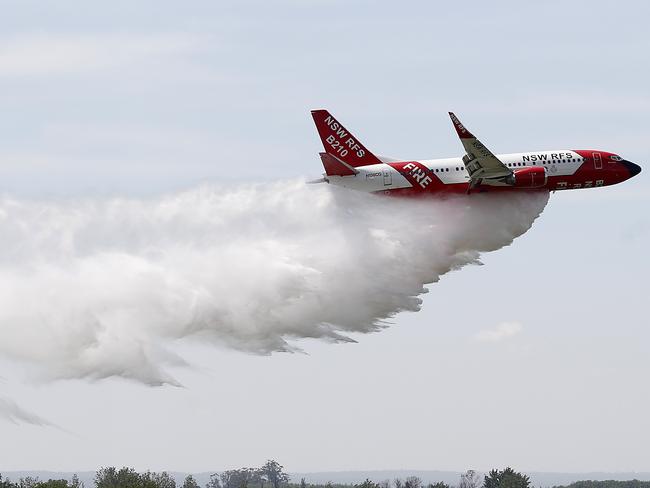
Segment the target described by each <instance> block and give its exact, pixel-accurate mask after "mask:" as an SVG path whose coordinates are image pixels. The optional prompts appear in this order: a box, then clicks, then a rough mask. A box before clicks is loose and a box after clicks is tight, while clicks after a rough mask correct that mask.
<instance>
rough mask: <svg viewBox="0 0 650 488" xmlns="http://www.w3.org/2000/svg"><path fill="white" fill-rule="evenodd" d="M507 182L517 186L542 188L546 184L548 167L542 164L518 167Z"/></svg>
mask: <svg viewBox="0 0 650 488" xmlns="http://www.w3.org/2000/svg"><path fill="white" fill-rule="evenodd" d="M505 182H506V183H507V184H508V185H512V186H515V187H517V188H540V187H542V186H544V185H546V169H544V168H543V167H542V166H532V167H530V168H521V169H516V170H515V171H514V172H513V174H512V175H510V176H508V177H507V178H506V180H505Z"/></svg>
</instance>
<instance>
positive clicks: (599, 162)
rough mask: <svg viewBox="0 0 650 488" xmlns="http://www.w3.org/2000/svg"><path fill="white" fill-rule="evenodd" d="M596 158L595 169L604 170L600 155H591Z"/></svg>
mask: <svg viewBox="0 0 650 488" xmlns="http://www.w3.org/2000/svg"><path fill="white" fill-rule="evenodd" d="M591 155H592V156H593V158H594V169H603V159H602V157H601V156H600V153H591Z"/></svg>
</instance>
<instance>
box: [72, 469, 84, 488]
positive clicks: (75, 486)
mask: <svg viewBox="0 0 650 488" xmlns="http://www.w3.org/2000/svg"><path fill="white" fill-rule="evenodd" d="M70 488H84V484H83V483H82V482H81V481H79V476H77V474H76V473H75V474H73V475H72V479H71V480H70Z"/></svg>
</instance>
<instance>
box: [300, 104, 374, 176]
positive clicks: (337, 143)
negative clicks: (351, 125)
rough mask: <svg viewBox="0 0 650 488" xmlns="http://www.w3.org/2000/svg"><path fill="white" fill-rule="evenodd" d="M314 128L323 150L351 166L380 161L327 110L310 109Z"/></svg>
mask: <svg viewBox="0 0 650 488" xmlns="http://www.w3.org/2000/svg"><path fill="white" fill-rule="evenodd" d="M311 115H312V117H313V118H314V123H315V124H316V129H318V134H319V135H320V139H321V141H322V143H323V147H324V148H325V152H327V153H329V154H332V155H333V156H336V158H338V159H340V160H341V161H343V162H344V163H346V164H349V165H350V166H352V167H357V166H367V165H370V164H380V163H381V161H380V160H379V159H378V158H377V156H375V155H374V154H372V153H371V152H370V151H368V149H366V147H365V146H364V145H363V144H361V142H359V139H357V138H356V137H354V136H353V135H352V134H350V131H348V130H347V129H346V128H345V127H343V126H342V125H341V123H340V122H339V121H338V120H336V119H335V118H334V117H333V116H332V114H330V113H329V112H328V111H327V110H312V111H311Z"/></svg>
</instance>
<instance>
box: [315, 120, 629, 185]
mask: <svg viewBox="0 0 650 488" xmlns="http://www.w3.org/2000/svg"><path fill="white" fill-rule="evenodd" d="M449 116H450V118H451V121H452V123H453V124H454V128H455V129H456V133H457V134H458V137H459V138H460V141H461V143H462V145H463V148H464V149H465V155H464V156H462V157H456V158H447V159H429V160H419V161H415V160H396V159H390V158H384V157H379V156H376V155H374V154H373V153H372V152H370V151H369V150H368V149H367V148H366V147H365V146H364V145H363V144H362V143H361V142H360V141H359V139H358V138H356V137H355V136H353V135H352V134H351V133H350V132H349V131H348V130H347V129H346V128H345V127H343V125H342V124H341V123H340V122H339V121H337V120H336V119H335V118H334V117H333V116H332V114H330V113H329V112H328V111H327V110H323V109H321V110H312V117H313V119H314V123H315V124H316V128H317V130H318V134H319V136H320V138H321V142H322V143H323V148H324V149H325V152H321V153H320V157H321V161H322V163H323V167H324V168H325V174H324V175H323V180H324V181H327V182H329V183H332V184H335V185H339V186H343V187H346V188H351V189H354V190H360V191H366V192H375V193H376V192H380V193H388V194H395V195H420V194H439V193H475V192H491V191H504V190H508V191H522V190H552V191H555V190H573V189H578V188H595V187H599V186H609V185H615V184H617V183H620V182H622V181H625V180H627V179H629V178H632V177H633V176H635V175H637V174H638V173H640V172H641V168H640V167H639V166H638V165H636V164H634V163H632V162H630V161H627V160H625V159H623V158H622V157H620V156H618V155H617V154H614V153H611V152H607V151H600V150H591V149H587V150H574V149H562V150H556V151H532V152H525V153H513V154H496V155H495V154H493V153H492V152H491V151H490V150H489V149H488V148H487V147H485V145H484V144H483V143H482V142H481V141H479V140H478V139H477V138H476V137H475V136H474V135H473V134H472V133H471V132H470V131H469V130H468V129H467V127H465V126H464V125H463V124H462V123H461V122H460V120H459V119H458V117H456V115H454V114H453V113H452V112H449Z"/></svg>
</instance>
